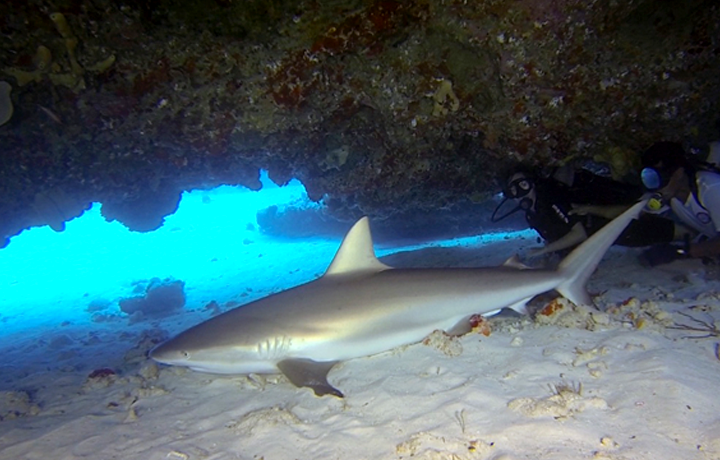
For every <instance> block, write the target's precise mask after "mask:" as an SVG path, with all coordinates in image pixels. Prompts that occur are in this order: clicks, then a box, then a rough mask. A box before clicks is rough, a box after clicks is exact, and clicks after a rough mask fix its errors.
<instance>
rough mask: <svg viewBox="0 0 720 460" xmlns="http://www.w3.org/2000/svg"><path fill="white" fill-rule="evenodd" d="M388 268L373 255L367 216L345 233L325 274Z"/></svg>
mask: <svg viewBox="0 0 720 460" xmlns="http://www.w3.org/2000/svg"><path fill="white" fill-rule="evenodd" d="M388 268H390V267H388V266H387V265H385V264H384V263H382V262H380V261H379V260H378V259H377V257H375V250H374V249H373V241H372V235H371V234H370V222H369V221H368V218H367V217H363V218H361V219H360V220H358V221H357V222H356V223H355V225H353V226H352V228H351V229H350V231H349V232H347V235H345V238H344V239H343V242H342V244H341V245H340V249H338V251H337V253H336V254H335V257H334V258H333V261H332V263H331V264H330V266H329V267H328V269H327V271H326V272H325V275H326V276H327V275H338V274H347V273H354V272H358V273H359V272H379V271H382V270H387V269H388Z"/></svg>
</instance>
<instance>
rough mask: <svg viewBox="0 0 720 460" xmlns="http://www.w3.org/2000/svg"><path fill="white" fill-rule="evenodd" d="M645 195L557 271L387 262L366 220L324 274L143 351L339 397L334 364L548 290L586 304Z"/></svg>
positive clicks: (517, 305)
mask: <svg viewBox="0 0 720 460" xmlns="http://www.w3.org/2000/svg"><path fill="white" fill-rule="evenodd" d="M645 202H646V201H641V202H638V203H637V204H635V205H634V206H632V207H630V208H629V209H628V210H627V211H625V212H624V213H623V214H621V215H620V216H618V217H617V218H615V219H614V220H612V221H610V222H609V223H608V224H607V225H606V226H605V227H603V228H602V229H600V230H599V231H598V232H596V233H595V234H594V235H592V236H591V237H590V238H588V239H587V240H585V241H584V242H583V243H582V244H580V245H579V246H578V247H577V248H575V249H574V250H573V251H572V252H571V253H570V254H568V256H567V257H566V258H564V259H563V260H562V261H561V262H560V264H559V265H558V266H557V268H555V269H530V268H528V267H525V266H523V265H521V264H518V263H511V262H508V263H505V264H503V265H501V266H496V267H479V268H392V267H390V266H388V265H386V264H384V263H383V262H381V261H380V260H379V259H378V258H377V257H376V255H375V251H374V247H373V240H372V236H371V232H370V226H369V222H368V218H367V217H363V218H361V219H360V220H359V221H357V223H355V225H354V226H353V227H352V228H351V229H350V230H349V231H348V233H347V234H346V236H345V238H344V239H343V241H342V243H341V245H340V248H339V249H338V251H337V253H336V254H335V257H334V258H333V260H332V262H331V263H330V266H329V267H328V268H327V271H326V272H325V273H324V274H323V275H322V276H321V277H319V278H317V279H315V280H313V281H310V282H308V283H305V284H301V285H299V286H296V287H293V288H290V289H287V290H285V291H282V292H279V293H276V294H272V295H269V296H267V297H264V298H261V299H258V300H256V301H254V302H250V303H248V304H246V305H243V306H240V307H237V308H235V309H233V310H230V311H227V312H225V313H222V314H220V315H218V316H215V317H213V318H211V319H209V320H206V321H205V322H202V323H200V324H198V325H196V326H193V327H191V328H190V329H188V330H186V331H184V332H181V333H180V334H179V335H177V336H175V337H174V338H171V339H170V340H168V341H166V342H164V343H161V344H159V345H158V346H156V347H155V348H153V349H152V350H151V351H150V353H149V356H150V357H151V358H152V359H153V360H155V361H157V362H159V363H164V364H168V365H174V366H185V367H188V368H190V369H192V370H195V371H199V372H208V373H216V374H278V373H282V374H284V375H285V376H286V377H287V378H288V380H290V382H291V383H293V384H294V385H295V386H297V387H308V388H310V389H312V390H313V391H314V392H315V394H316V395H317V396H325V395H332V396H336V397H340V398H342V397H343V396H344V395H343V393H342V392H341V391H340V390H338V389H337V388H335V387H334V386H332V385H331V384H330V383H329V382H328V373H329V372H330V370H331V369H332V368H333V366H335V364H337V363H338V362H341V361H346V360H351V359H354V358H361V357H366V356H372V355H375V354H378V353H382V352H385V351H388V350H391V349H393V348H397V347H400V346H403V345H409V344H413V343H416V342H420V341H421V340H423V339H424V338H425V337H426V336H427V335H429V334H430V333H432V332H434V331H435V330H442V331H446V332H451V331H458V330H468V329H469V326H468V327H467V328H466V326H465V325H466V324H469V322H470V321H469V320H470V318H471V317H472V316H473V315H478V314H479V315H483V316H490V315H493V314H495V313H497V312H499V311H500V310H502V309H503V308H511V309H513V310H515V311H517V312H520V313H526V309H525V305H526V303H527V302H528V301H530V300H531V299H532V298H533V297H535V296H537V295H538V294H542V293H544V292H547V291H551V290H556V291H557V292H559V293H560V294H561V295H563V296H564V297H566V298H567V299H568V300H570V301H572V302H573V303H575V304H576V305H588V306H591V305H592V300H591V298H590V296H589V294H588V292H587V290H586V283H587V281H588V279H589V278H590V276H591V275H592V273H593V272H594V271H595V269H596V268H597V266H598V264H599V263H600V261H601V259H602V258H603V256H604V254H605V252H606V251H607V249H608V248H609V247H610V246H611V245H612V244H613V242H614V241H615V240H616V239H617V237H618V236H619V235H620V233H621V232H622V231H623V230H624V229H625V227H626V226H627V225H628V224H629V223H630V222H631V221H632V220H633V219H634V218H636V217H637V215H638V213H639V212H640V210H641V209H642V208H643V207H644V206H645ZM511 259H512V258H511Z"/></svg>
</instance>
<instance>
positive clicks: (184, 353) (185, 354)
mask: <svg viewBox="0 0 720 460" xmlns="http://www.w3.org/2000/svg"><path fill="white" fill-rule="evenodd" d="M180 353H181V354H182V356H183V358H185V359H190V353H188V352H187V351H185V350H183V351H181V352H180Z"/></svg>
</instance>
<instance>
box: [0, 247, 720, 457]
mask: <svg viewBox="0 0 720 460" xmlns="http://www.w3.org/2000/svg"><path fill="white" fill-rule="evenodd" d="M521 243H522V244H525V245H527V244H529V243H528V241H524V242H521ZM516 244H517V243H516ZM510 246H512V244H510V243H509V242H505V243H502V242H501V243H498V244H494V245H489V246H485V247H483V248H472V249H471V250H468V251H465V252H463V253H462V254H461V256H462V257H458V255H459V253H458V252H457V251H456V250H454V249H452V248H434V249H426V250H424V251H418V252H414V253H408V254H397V255H394V256H391V258H390V260H389V263H391V264H393V265H396V266H398V265H405V266H412V265H414V266H449V265H453V264H455V263H456V262H457V261H460V262H461V263H462V264H463V265H465V266H467V265H473V264H475V263H476V264H477V265H488V264H487V263H485V262H486V261H487V260H489V258H490V256H491V255H494V256H497V254H509V253H510V252H509V251H510V250H511V249H516V248H511V247H510ZM636 257H637V252H635V251H632V250H624V249H621V248H612V249H611V250H610V251H609V252H608V254H607V256H606V258H605V259H604V261H603V262H602V264H601V266H600V268H599V270H598V271H597V272H596V274H595V275H594V277H593V278H592V280H591V282H590V286H589V289H590V291H591V293H593V294H595V300H596V304H597V305H598V306H599V308H600V310H598V311H590V310H578V309H575V308H573V307H572V306H571V305H569V304H567V303H565V302H564V301H555V302H551V303H548V302H547V301H546V302H538V305H537V308H538V309H539V313H537V315H536V318H535V319H531V318H527V317H526V318H518V317H504V318H502V317H496V318H492V319H491V320H490V321H489V329H488V328H484V329H482V330H480V331H478V332H475V333H471V334H468V335H465V336H463V337H459V338H449V337H447V336H445V335H444V334H440V333H434V334H432V335H431V336H429V337H428V338H427V339H426V340H425V341H424V342H423V343H419V344H415V345H410V346H406V347H402V348H399V349H396V350H392V351H389V352H387V353H382V354H379V355H375V356H370V357H366V358H360V359H354V360H351V361H347V362H344V363H341V364H339V365H337V366H336V367H335V368H334V369H333V370H332V371H331V373H330V375H329V381H330V382H331V383H332V384H333V385H335V386H336V387H338V388H339V389H341V391H342V392H343V393H344V394H345V398H344V399H338V398H335V397H323V398H318V397H316V396H314V395H313V393H312V391H310V390H308V389H306V388H303V389H299V388H295V387H294V386H292V385H291V384H290V383H289V382H288V381H287V380H285V379H284V378H283V377H281V376H230V377H228V376H214V375H209V374H201V373H196V372H192V371H187V370H184V369H179V368H170V367H164V366H161V367H158V366H156V365H155V364H153V363H151V362H149V361H148V360H146V359H144V358H142V352H144V351H145V350H146V349H147V348H148V347H149V346H150V344H148V343H144V344H139V348H140V349H142V350H141V352H140V353H136V354H135V357H136V359H135V360H134V361H132V362H130V363H128V365H127V366H126V370H123V371H122V372H120V371H119V372H118V373H116V374H110V375H102V374H100V375H98V376H95V377H94V378H88V373H87V372H70V371H67V372H60V371H48V372H36V373H28V374H27V375H25V376H23V377H22V378H19V379H18V381H17V382H15V385H14V388H15V390H13V391H5V392H3V393H2V396H3V398H4V401H2V403H0V408H1V410H2V411H4V418H5V419H4V420H2V421H0V459H3V460H5V459H18V460H19V459H79V458H88V459H99V460H108V459H144V460H161V459H174V460H181V459H193V460H194V459H197V460H200V459H243V460H251V459H253V460H257V459H265V460H275V459H409V458H412V459H453V460H460V459H462V460H464V459H492V460H516V459H558V460H560V459H568V460H569V459H573V460H575V459H614V460H621V459H623V460H624V459H627V460H639V459H648V460H650V459H652V460H662V459H667V460H679V459H710V460H717V459H720V393H719V389H720V357H718V350H717V347H718V342H719V341H720V337H718V329H717V327H716V326H715V324H716V323H715V321H717V322H718V323H717V324H720V282H718V281H717V279H716V278H717V277H718V276H717V273H716V269H715V268H713V267H706V266H703V265H702V264H700V263H699V262H697V261H681V262H675V263H673V264H671V265H669V266H666V267H662V268H655V269H645V268H642V267H641V266H640V265H639V264H638V263H637V261H636V260H637V259H636ZM463 258H464V259H463ZM495 258H497V257H495ZM692 329H697V330H692ZM482 332H484V334H483V333H482ZM485 334H489V335H485ZM117 347H118V348H119V350H116V353H118V354H122V353H125V352H126V351H127V348H128V347H126V346H124V345H123V344H122V343H118V344H117ZM143 348H144V349H143ZM138 356H140V357H139V358H138Z"/></svg>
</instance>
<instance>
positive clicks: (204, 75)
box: [0, 0, 720, 237]
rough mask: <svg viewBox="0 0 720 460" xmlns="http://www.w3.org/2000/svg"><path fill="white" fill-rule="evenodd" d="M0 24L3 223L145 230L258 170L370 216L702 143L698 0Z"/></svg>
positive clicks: (493, 0) (420, 3)
mask: <svg viewBox="0 0 720 460" xmlns="http://www.w3.org/2000/svg"><path fill="white" fill-rule="evenodd" d="M0 31H1V34H0V82H4V83H0V123H2V126H0V155H1V159H2V161H1V162H0V237H3V236H4V237H8V236H11V235H14V234H17V233H18V232H19V231H21V230H22V229H24V228H27V227H30V226H33V225H40V224H50V225H51V226H52V227H53V228H54V229H56V230H62V228H63V225H64V224H63V222H64V221H65V220H68V219H69V218H72V217H74V216H76V215H78V214H79V213H81V212H82V210H83V209H85V208H87V206H88V205H89V203H90V202H93V201H95V202H101V203H102V204H103V214H104V215H105V217H106V218H108V219H117V220H119V221H121V222H123V223H124V224H125V225H127V226H128V227H129V228H131V229H134V230H138V231H147V230H152V229H154V228H157V227H158V226H159V225H161V224H162V221H163V217H164V216H166V215H168V214H170V213H172V212H174V210H175V209H176V207H177V203H178V199H179V196H180V193H181V192H182V191H184V190H190V189H196V188H211V187H214V186H217V185H219V184H241V185H244V186H247V187H249V188H251V189H257V188H258V187H260V182H259V174H258V171H259V170H260V169H265V170H267V171H268V172H269V175H270V178H271V179H272V180H273V181H275V182H276V183H278V184H284V183H286V182H288V181H289V180H290V179H292V178H297V179H300V180H301V181H302V182H303V183H304V184H305V186H306V188H307V190H308V193H309V195H310V197H311V198H312V199H314V200H319V199H321V198H324V200H325V202H326V204H327V205H328V212H330V213H332V214H334V215H335V216H337V217H339V218H347V219H349V218H354V217H357V216H359V215H361V214H369V215H371V216H377V217H384V218H387V217H388V216H392V215H394V214H397V213H402V212H407V211H409V210H410V211H412V210H419V211H427V210H432V209H439V208H443V207H447V206H452V205H453V204H455V203H458V202H461V201H463V200H470V201H481V200H482V199H483V198H485V197H488V196H490V195H491V194H493V193H496V192H497V191H498V189H499V182H498V180H499V177H500V176H501V175H502V173H503V171H504V170H505V169H506V168H508V167H509V166H510V165H512V164H515V163H517V162H525V163H529V164H532V165H536V166H538V167H544V166H552V165H558V164H562V163H565V162H568V161H578V162H582V161H592V162H595V163H600V164H605V165H607V166H608V168H609V169H610V171H611V172H612V173H613V174H614V175H615V176H616V177H622V176H624V175H627V174H629V173H631V171H632V168H633V167H634V166H635V162H636V161H637V155H638V152H641V151H642V150H643V149H644V148H646V147H647V146H648V145H649V144H651V143H652V142H654V141H656V140H675V141H679V142H682V143H683V144H684V145H685V146H686V147H688V148H691V147H693V148H700V149H702V148H704V146H706V144H707V143H708V142H709V141H711V140H713V139H715V138H718V137H720V133H719V132H718V117H719V114H720V110H719V109H720V5H718V4H717V2H715V1H700V0H687V1H684V2H677V1H667V0H663V1H658V0H656V1H650V0H635V1H633V0H628V1H622V2H605V1H597V2H593V1H587V0H472V1H470V0H417V1H409V0H403V1H372V0H334V1H317V0H315V1H312V0H308V1H283V0H243V1H240V0H199V1H179V0H126V1H122V0H96V1H84V2H80V1H73V0H57V1H53V2H50V1H38V0H23V1H19V0H8V1H5V2H3V3H2V5H0Z"/></svg>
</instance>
